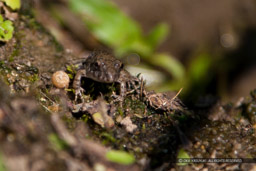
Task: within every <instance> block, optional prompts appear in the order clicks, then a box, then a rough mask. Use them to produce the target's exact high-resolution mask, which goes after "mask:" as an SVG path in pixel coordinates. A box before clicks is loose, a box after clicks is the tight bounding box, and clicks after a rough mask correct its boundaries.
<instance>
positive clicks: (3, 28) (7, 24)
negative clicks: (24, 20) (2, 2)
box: [0, 15, 14, 42]
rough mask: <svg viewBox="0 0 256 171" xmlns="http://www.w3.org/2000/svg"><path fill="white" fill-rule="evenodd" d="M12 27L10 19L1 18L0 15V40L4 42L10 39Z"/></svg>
mask: <svg viewBox="0 0 256 171" xmlns="http://www.w3.org/2000/svg"><path fill="white" fill-rule="evenodd" d="M13 30H14V27H13V25H12V22H11V21H10V20H5V21H4V19H3V17H2V15H0V41H3V42H6V41H8V40H10V39H11V38H12V36H13Z"/></svg>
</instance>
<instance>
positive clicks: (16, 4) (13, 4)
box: [2, 0, 21, 10]
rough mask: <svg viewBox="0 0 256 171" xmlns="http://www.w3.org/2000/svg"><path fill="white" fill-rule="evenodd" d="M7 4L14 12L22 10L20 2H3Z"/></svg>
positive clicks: (17, 0) (10, 0)
mask: <svg viewBox="0 0 256 171" xmlns="http://www.w3.org/2000/svg"><path fill="white" fill-rule="evenodd" d="M2 1H4V2H5V3H6V5H7V6H8V7H10V8H11V9H12V10H17V9H20V5H21V4H20V0H2Z"/></svg>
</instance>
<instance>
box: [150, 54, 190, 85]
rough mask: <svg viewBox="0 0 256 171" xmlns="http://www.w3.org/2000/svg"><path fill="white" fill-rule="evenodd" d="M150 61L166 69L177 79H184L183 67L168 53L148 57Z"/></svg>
mask: <svg viewBox="0 0 256 171" xmlns="http://www.w3.org/2000/svg"><path fill="white" fill-rule="evenodd" d="M150 60H151V61H150V62H151V63H152V64H154V65H156V66H159V67H161V68H163V69H165V70H166V71H168V72H169V73H170V74H171V75H173V77H174V78H175V79H177V80H182V79H184V76H185V68H184V67H183V65H182V64H181V63H180V62H179V61H178V60H177V59H175V58H174V57H172V56H170V55H168V54H155V55H153V57H152V58H150Z"/></svg>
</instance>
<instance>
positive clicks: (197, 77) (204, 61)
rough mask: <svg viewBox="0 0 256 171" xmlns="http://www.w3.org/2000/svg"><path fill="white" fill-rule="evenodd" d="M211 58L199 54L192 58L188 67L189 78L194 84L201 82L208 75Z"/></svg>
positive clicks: (205, 54)
mask: <svg viewBox="0 0 256 171" xmlns="http://www.w3.org/2000/svg"><path fill="white" fill-rule="evenodd" d="M211 63H212V58H211V57H210V56H209V54H207V53H203V54H200V55H199V56H197V57H196V58H194V59H193V60H192V61H191V63H190V66H189V72H188V73H189V75H190V76H189V78H191V79H192V81H194V82H198V81H201V80H203V78H204V77H206V76H207V75H208V74H209V72H208V71H209V69H210V67H211Z"/></svg>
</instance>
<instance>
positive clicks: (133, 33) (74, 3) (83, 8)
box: [69, 0, 141, 47]
mask: <svg viewBox="0 0 256 171" xmlns="http://www.w3.org/2000/svg"><path fill="white" fill-rule="evenodd" d="M69 2H70V6H71V8H72V9H73V11H74V12H76V13H78V14H80V15H81V16H82V18H83V20H84V22H85V23H86V24H87V25H88V27H89V29H90V30H91V31H92V32H93V33H94V34H95V35H96V37H97V38H98V39H100V40H101V41H102V42H104V43H107V44H108V45H111V46H112V47H120V46H122V44H124V43H126V42H132V41H134V40H135V39H137V38H138V37H139V36H140V35H141V30H140V27H139V26H138V24H137V23H136V22H134V21H133V20H131V19H130V18H129V17H127V16H126V15H125V14H124V13H123V12H122V11H120V10H119V9H118V8H117V7H116V6H115V5H114V4H113V3H111V2H109V1H105V0H86V1H84V0H70V1H69Z"/></svg>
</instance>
